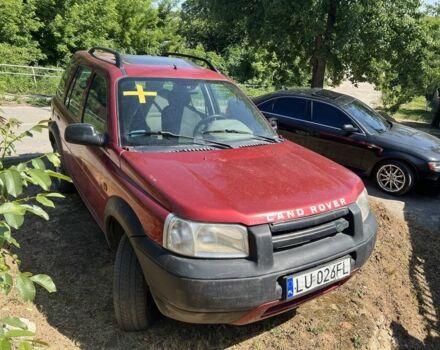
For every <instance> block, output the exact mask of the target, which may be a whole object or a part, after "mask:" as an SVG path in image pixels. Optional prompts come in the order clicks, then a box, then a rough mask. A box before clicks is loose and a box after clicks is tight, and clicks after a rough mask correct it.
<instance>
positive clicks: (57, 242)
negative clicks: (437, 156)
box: [0, 194, 440, 349]
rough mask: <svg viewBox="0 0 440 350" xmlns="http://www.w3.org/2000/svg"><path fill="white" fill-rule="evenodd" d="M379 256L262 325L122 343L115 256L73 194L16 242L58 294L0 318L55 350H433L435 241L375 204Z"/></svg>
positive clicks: (164, 330)
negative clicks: (32, 331)
mask: <svg viewBox="0 0 440 350" xmlns="http://www.w3.org/2000/svg"><path fill="white" fill-rule="evenodd" d="M372 208H373V210H374V212H375V213H376V215H377V218H378V221H379V227H380V229H379V231H378V240H377V246H376V248H375V251H374V253H373V255H372V257H371V258H370V260H369V262H368V263H367V264H366V265H365V267H364V268H363V269H362V270H361V271H360V272H359V273H358V274H357V275H356V276H355V277H353V278H352V279H351V280H350V281H349V282H347V283H346V284H345V285H344V286H343V287H341V288H340V289H339V290H337V291H334V292H332V293H330V294H328V295H326V296H323V297H321V298H319V299H317V300H314V301H311V302H309V303H307V304H305V305H303V306H301V307H299V308H298V309H297V310H296V312H290V313H287V314H284V315H281V316H278V317H275V318H272V319H269V320H266V321H262V322H260V323H256V324H252V325H248V326H243V327H233V326H225V325H217V326H215V325H210V326H204V325H191V324H184V323H181V322H177V321H173V320H170V319H167V318H161V319H160V320H159V321H158V322H156V323H155V324H154V326H153V327H152V328H151V329H149V330H148V331H145V332H141V333H124V332H121V331H120V330H118V328H117V326H116V322H115V319H114V316H113V307H112V298H111V289H112V264H113V263H112V261H113V257H112V254H111V253H110V251H109V250H108V249H106V246H105V241H104V239H103V235H102V233H101V232H100V230H99V228H98V227H97V225H96V224H95V222H94V221H93V219H92V218H91V216H90V215H89V213H88V211H87V209H86V208H85V207H84V205H83V203H82V202H81V200H80V199H79V197H78V195H77V194H72V195H69V196H68V197H67V198H66V199H65V200H61V201H59V202H58V203H57V209H56V210H52V212H51V220H50V221H49V222H44V221H42V220H41V219H38V218H31V217H29V218H27V220H28V221H27V224H26V225H24V228H23V229H21V230H20V232H19V233H18V234H17V236H18V238H19V240H20V242H21V244H22V247H21V249H20V250H21V252H20V253H21V254H22V256H23V257H25V259H24V261H23V264H22V269H23V270H27V269H30V270H31V271H32V272H34V273H38V272H44V273H48V274H49V275H51V276H52V277H53V278H54V280H55V282H56V284H57V287H58V292H57V293H54V294H48V293H46V292H45V291H43V290H39V291H38V294H37V298H36V300H35V304H32V303H25V302H22V301H21V300H20V299H19V298H18V297H17V296H16V295H14V294H12V295H10V296H8V297H5V296H0V317H2V316H5V315H17V316H20V317H24V318H27V319H29V320H32V321H33V322H35V323H36V324H37V335H38V337H39V338H41V339H44V340H46V341H48V342H49V343H50V344H51V347H52V348H54V349H79V348H81V349H153V348H154V349H157V348H163V349H165V348H166V349H187V348H191V349H206V348H210V349H223V348H227V347H231V348H233V349H268V348H270V349H290V348H299V349H315V348H321V349H353V348H355V349H360V348H367V349H394V348H402V349H405V348H407V349H422V348H423V349H424V348H431V349H438V348H440V337H439V331H440V322H439V312H440V276H439V274H438V273H437V267H438V266H439V264H440V255H439V254H438V252H439V249H440V236H439V234H438V232H437V233H436V234H435V233H433V232H430V231H427V230H425V229H421V228H420V227H417V226H414V225H412V224H407V223H405V221H404V220H401V219H399V218H397V217H395V216H394V215H392V214H390V212H389V211H388V210H387V209H386V208H385V207H384V205H382V204H381V203H379V202H378V201H376V200H373V201H372Z"/></svg>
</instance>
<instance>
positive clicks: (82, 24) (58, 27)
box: [50, 0, 119, 62]
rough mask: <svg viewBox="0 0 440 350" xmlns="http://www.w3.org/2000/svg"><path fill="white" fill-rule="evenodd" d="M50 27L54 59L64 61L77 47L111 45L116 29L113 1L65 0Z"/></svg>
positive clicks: (116, 17) (114, 2)
mask: <svg viewBox="0 0 440 350" xmlns="http://www.w3.org/2000/svg"><path fill="white" fill-rule="evenodd" d="M50 28H51V32H52V35H53V38H54V39H55V42H54V43H53V45H55V54H54V57H55V60H56V61H57V62H60V61H61V62H66V61H67V60H68V59H69V57H70V55H71V54H72V53H73V52H75V51H77V50H81V49H87V48H90V47H92V46H95V45H100V46H114V38H115V36H116V33H117V32H118V30H119V25H118V14H117V10H116V1H114V0H112V1H107V0H93V1H88V0H67V1H65V2H64V6H63V10H62V11H60V12H59V13H58V14H57V15H56V16H55V18H54V19H53V22H52V23H51V24H50Z"/></svg>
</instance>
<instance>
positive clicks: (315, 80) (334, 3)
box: [311, 0, 339, 88]
mask: <svg viewBox="0 0 440 350" xmlns="http://www.w3.org/2000/svg"><path fill="white" fill-rule="evenodd" d="M338 5H339V0H330V2H329V8H328V12H327V23H326V28H325V32H324V34H318V35H317V36H316V37H315V49H314V52H313V56H312V59H311V63H312V82H311V86H312V88H315V87H316V88H322V87H323V86H324V78H325V67H326V65H327V57H328V55H329V53H330V45H331V40H332V34H333V31H334V28H335V23H336V13H337V9H338Z"/></svg>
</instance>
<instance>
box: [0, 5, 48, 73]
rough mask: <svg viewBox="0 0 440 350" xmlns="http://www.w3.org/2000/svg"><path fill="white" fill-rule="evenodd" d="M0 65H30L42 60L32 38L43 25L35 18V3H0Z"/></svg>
mask: <svg viewBox="0 0 440 350" xmlns="http://www.w3.org/2000/svg"><path fill="white" fill-rule="evenodd" d="M0 23H1V26H0V63H14V64H23V63H32V62H36V61H37V60H39V59H42V58H44V55H42V53H41V51H40V49H39V46H38V42H37V41H35V40H34V39H33V38H32V34H33V33H34V32H36V31H37V30H38V29H39V28H40V27H41V26H42V25H43V24H42V23H41V22H40V21H39V19H38V18H37V17H36V16H35V1H32V0H30V1H17V0H2V1H1V2H0Z"/></svg>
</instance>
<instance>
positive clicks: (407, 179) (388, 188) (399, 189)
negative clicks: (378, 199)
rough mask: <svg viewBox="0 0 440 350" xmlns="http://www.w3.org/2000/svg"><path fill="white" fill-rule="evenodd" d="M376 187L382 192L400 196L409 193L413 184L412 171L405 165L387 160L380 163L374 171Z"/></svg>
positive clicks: (413, 176) (413, 175)
mask: <svg viewBox="0 0 440 350" xmlns="http://www.w3.org/2000/svg"><path fill="white" fill-rule="evenodd" d="M374 181H375V183H376V186H377V187H378V188H379V189H381V190H382V191H383V192H386V193H388V194H391V195H394V196H401V195H404V194H405V193H407V192H409V191H410V190H411V189H412V188H413V186H414V182H415V174H414V171H413V170H412V169H411V168H410V167H409V166H408V165H406V164H405V163H403V162H400V161H397V160H389V161H385V162H382V163H380V164H379V165H378V166H377V167H376V169H375V171H374Z"/></svg>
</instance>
